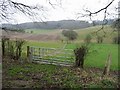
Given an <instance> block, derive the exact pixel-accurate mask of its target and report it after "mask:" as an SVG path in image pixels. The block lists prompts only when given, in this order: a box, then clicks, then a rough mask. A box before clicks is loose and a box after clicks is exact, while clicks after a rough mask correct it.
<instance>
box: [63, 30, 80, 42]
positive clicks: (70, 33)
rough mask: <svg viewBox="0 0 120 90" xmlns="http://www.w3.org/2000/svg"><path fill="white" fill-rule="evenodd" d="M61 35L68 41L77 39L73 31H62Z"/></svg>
mask: <svg viewBox="0 0 120 90" xmlns="http://www.w3.org/2000/svg"><path fill="white" fill-rule="evenodd" d="M62 34H63V35H64V36H65V37H67V38H68V39H69V40H75V39H77V36H78V34H77V33H76V32H75V31H73V30H63V31H62Z"/></svg>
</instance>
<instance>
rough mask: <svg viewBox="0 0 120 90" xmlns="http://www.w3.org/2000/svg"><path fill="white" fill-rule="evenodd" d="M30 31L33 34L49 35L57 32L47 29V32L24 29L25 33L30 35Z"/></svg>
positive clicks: (44, 30)
mask: <svg viewBox="0 0 120 90" xmlns="http://www.w3.org/2000/svg"><path fill="white" fill-rule="evenodd" d="M31 31H32V33H33V34H50V33H55V32H57V30H56V29H50V30H48V29H47V30H46V29H26V30H25V32H27V33H31Z"/></svg>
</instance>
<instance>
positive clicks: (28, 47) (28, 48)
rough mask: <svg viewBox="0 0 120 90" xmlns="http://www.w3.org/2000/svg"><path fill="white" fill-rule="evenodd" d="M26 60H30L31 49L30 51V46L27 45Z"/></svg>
mask: <svg viewBox="0 0 120 90" xmlns="http://www.w3.org/2000/svg"><path fill="white" fill-rule="evenodd" d="M27 60H28V61H31V51H30V46H27Z"/></svg>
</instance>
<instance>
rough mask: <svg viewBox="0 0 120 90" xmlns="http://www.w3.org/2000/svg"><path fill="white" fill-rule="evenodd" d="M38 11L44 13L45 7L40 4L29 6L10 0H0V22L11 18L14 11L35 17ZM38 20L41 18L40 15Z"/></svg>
mask: <svg viewBox="0 0 120 90" xmlns="http://www.w3.org/2000/svg"><path fill="white" fill-rule="evenodd" d="M38 11H39V12H41V13H43V12H44V13H45V7H43V6H40V5H36V6H30V5H26V4H23V3H19V2H15V1H12V0H0V22H1V21H3V20H4V21H7V22H8V21H9V20H13V19H14V18H13V16H12V15H13V14H15V13H23V14H24V15H26V16H29V17H31V18H35V17H36V16H37V15H38ZM40 20H42V17H40Z"/></svg>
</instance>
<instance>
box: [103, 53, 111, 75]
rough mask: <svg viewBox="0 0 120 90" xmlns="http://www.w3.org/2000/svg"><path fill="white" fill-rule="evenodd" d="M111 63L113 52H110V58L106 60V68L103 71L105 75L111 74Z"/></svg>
mask: <svg viewBox="0 0 120 90" xmlns="http://www.w3.org/2000/svg"><path fill="white" fill-rule="evenodd" d="M110 64H111V53H109V55H108V59H107V60H106V63H105V68H104V71H103V76H104V75H108V74H109V71H110Z"/></svg>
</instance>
